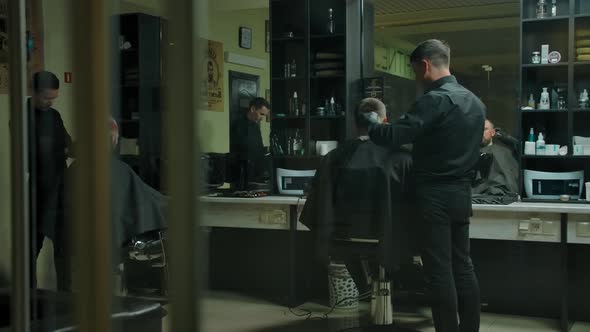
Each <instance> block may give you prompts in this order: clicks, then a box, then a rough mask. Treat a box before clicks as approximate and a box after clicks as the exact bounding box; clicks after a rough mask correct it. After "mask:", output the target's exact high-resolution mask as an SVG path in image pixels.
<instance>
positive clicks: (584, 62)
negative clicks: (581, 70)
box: [574, 61, 590, 66]
mask: <svg viewBox="0 0 590 332" xmlns="http://www.w3.org/2000/svg"><path fill="white" fill-rule="evenodd" d="M588 65H590V61H575V62H574V66H588Z"/></svg>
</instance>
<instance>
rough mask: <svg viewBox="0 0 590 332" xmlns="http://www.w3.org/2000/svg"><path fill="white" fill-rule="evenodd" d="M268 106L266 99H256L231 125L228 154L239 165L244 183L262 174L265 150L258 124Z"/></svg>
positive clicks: (264, 116) (268, 108) (266, 113)
mask: <svg viewBox="0 0 590 332" xmlns="http://www.w3.org/2000/svg"><path fill="white" fill-rule="evenodd" d="M269 110H270V105H269V103H268V101H266V99H264V98H261V97H256V98H254V99H252V101H250V105H249V107H248V110H247V111H246V112H245V113H244V114H243V115H241V116H240V117H238V119H236V120H235V121H234V123H233V124H232V127H231V130H232V134H231V142H230V145H231V146H230V152H231V153H232V154H234V156H235V158H236V160H237V161H238V163H239V164H240V169H242V170H243V171H245V174H242V177H243V179H242V180H244V181H254V180H255V179H256V178H257V177H259V176H260V175H261V174H262V173H263V172H264V170H265V169H264V167H265V163H264V155H265V149H264V145H263V143H262V133H261V132H260V122H261V121H262V120H263V119H264V118H266V116H267V115H268V112H269Z"/></svg>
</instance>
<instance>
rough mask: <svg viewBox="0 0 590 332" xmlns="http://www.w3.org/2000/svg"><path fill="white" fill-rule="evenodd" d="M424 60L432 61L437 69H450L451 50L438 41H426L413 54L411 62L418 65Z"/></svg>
mask: <svg viewBox="0 0 590 332" xmlns="http://www.w3.org/2000/svg"><path fill="white" fill-rule="evenodd" d="M424 59H427V60H430V62H431V63H432V64H433V65H434V66H435V67H439V68H440V67H448V66H449V64H450V62H451V48H450V47H449V44H447V43H446V42H444V41H441V40H438V39H429V40H425V41H423V42H421V43H420V44H418V46H417V47H416V49H415V50H414V51H413V52H412V54H411V55H410V62H412V63H417V62H420V61H422V60H424Z"/></svg>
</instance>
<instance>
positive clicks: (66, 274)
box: [30, 233, 72, 291]
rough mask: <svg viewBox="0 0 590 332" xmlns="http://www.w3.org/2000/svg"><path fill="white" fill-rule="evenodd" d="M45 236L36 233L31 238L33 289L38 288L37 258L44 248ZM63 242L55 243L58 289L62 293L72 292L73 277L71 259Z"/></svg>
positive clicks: (54, 257) (54, 252) (54, 254)
mask: <svg viewBox="0 0 590 332" xmlns="http://www.w3.org/2000/svg"><path fill="white" fill-rule="evenodd" d="M44 239H45V235H44V234H42V233H36V234H35V236H34V237H33V238H31V245H32V248H31V272H30V278H31V289H35V288H37V258H38V257H39V253H41V248H42V247H43V240H44ZM65 248H66V247H65V246H64V245H63V242H62V241H53V260H54V264H55V274H56V278H57V289H58V290H60V291H70V290H71V285H72V277H71V257H70V254H69V253H68V252H67V250H66V249H65Z"/></svg>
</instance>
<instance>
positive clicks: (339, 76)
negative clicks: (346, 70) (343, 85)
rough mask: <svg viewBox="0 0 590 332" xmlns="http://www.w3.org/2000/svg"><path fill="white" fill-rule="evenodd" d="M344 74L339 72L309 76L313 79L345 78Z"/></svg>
mask: <svg viewBox="0 0 590 332" xmlns="http://www.w3.org/2000/svg"><path fill="white" fill-rule="evenodd" d="M345 77H346V75H344V74H340V75H329V76H327V75H326V76H321V75H320V76H317V75H313V76H311V78H312V79H314V80H319V79H328V78H345Z"/></svg>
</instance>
